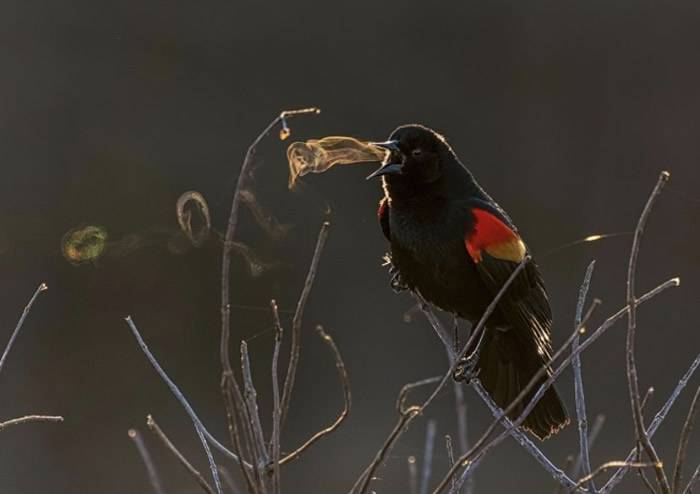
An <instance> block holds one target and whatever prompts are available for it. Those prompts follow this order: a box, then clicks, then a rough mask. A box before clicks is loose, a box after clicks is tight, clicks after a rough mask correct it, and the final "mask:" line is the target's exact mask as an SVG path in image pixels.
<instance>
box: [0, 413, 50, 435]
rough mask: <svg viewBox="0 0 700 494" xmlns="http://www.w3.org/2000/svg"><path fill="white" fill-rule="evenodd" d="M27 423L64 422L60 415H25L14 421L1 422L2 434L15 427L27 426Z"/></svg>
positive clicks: (0, 429)
mask: <svg viewBox="0 0 700 494" xmlns="http://www.w3.org/2000/svg"><path fill="white" fill-rule="evenodd" d="M27 422H63V417H61V416H59V415H25V416H24V417H17V418H14V419H10V420H6V421H5V422H0V432H2V431H3V430H5V429H6V428H8V427H12V426H14V425H20V424H26V423H27Z"/></svg>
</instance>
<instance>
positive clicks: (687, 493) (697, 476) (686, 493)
mask: <svg viewBox="0 0 700 494" xmlns="http://www.w3.org/2000/svg"><path fill="white" fill-rule="evenodd" d="M698 480H700V465H698V466H697V468H696V469H695V473H693V476H692V477H690V481H689V482H688V485H686V486H685V489H684V490H683V494H693V486H694V485H695V483H696V482H697V481H698Z"/></svg>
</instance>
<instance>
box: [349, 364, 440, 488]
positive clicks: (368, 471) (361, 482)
mask: <svg viewBox="0 0 700 494" xmlns="http://www.w3.org/2000/svg"><path fill="white" fill-rule="evenodd" d="M441 379H442V378H441V377H430V378H428V379H422V380H420V381H416V382H413V383H409V384H405V385H404V386H403V387H402V388H401V391H399V396H398V397H397V398H396V410H397V411H398V412H399V420H398V422H397V424H396V425H395V426H394V429H393V430H392V431H391V433H390V434H389V436H388V437H387V438H386V440H385V441H384V444H383V445H382V447H381V448H380V449H379V451H377V453H376V455H375V456H374V459H373V460H372V462H371V463H370V464H369V465H368V466H367V468H365V470H364V472H362V475H360V476H359V477H358V479H357V480H356V481H355V485H353V486H352V489H350V493H351V494H352V493H364V492H365V491H366V490H367V487H368V486H369V483H370V482H371V480H372V476H373V475H374V472H375V470H376V469H377V467H379V465H380V464H381V463H382V462H383V461H384V458H385V457H386V455H387V454H388V453H389V451H390V450H391V448H392V447H393V446H394V443H395V442H396V440H397V439H398V438H399V436H400V435H401V432H402V430H403V428H404V426H405V425H406V424H407V423H408V421H410V420H411V418H412V417H414V416H415V415H417V414H418V412H419V410H420V407H419V406H417V405H413V406H410V407H406V399H407V397H408V393H409V392H410V391H411V390H413V389H415V388H417V387H420V386H425V385H427V384H432V383H435V382H437V381H439V380H441ZM411 458H413V462H411V461H410V458H409V473H410V474H411V476H412V477H411V481H412V482H415V483H416V484H417V475H416V476H415V478H414V477H413V476H414V475H415V471H414V470H415V468H416V466H415V458H414V457H411Z"/></svg>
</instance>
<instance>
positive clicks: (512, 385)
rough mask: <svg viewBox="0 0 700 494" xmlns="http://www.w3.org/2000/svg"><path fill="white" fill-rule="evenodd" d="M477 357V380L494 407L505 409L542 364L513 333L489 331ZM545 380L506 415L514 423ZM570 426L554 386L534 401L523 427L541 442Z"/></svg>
mask: <svg viewBox="0 0 700 494" xmlns="http://www.w3.org/2000/svg"><path fill="white" fill-rule="evenodd" d="M485 337H486V338H487V340H486V341H485V342H484V346H483V348H482V350H481V354H480V357H479V379H480V380H481V382H482V384H483V385H484V388H486V391H488V392H489V394H490V395H491V397H492V398H493V400H494V401H495V402H496V404H497V405H498V406H499V407H501V408H503V409H505V408H506V407H507V406H508V405H510V403H511V402H512V401H513V400H514V399H515V398H516V397H517V396H518V395H519V394H520V392H521V391H522V389H523V388H525V386H527V384H528V383H529V382H530V379H531V378H532V376H534V375H535V373H536V372H537V371H538V370H539V369H540V368H541V367H542V365H543V364H544V362H543V359H542V357H541V356H540V355H539V354H538V353H537V352H536V350H534V349H532V348H530V347H529V346H528V345H522V344H521V342H520V341H519V340H518V338H517V336H516V335H515V334H514V332H513V331H500V330H498V329H494V328H489V329H488V331H487V334H486V336H485ZM546 379H547V376H546V375H545V376H543V377H542V379H541V380H540V382H539V383H538V384H537V385H536V386H534V388H533V389H532V391H530V392H529V393H528V395H527V396H526V397H525V399H523V400H521V401H520V403H519V404H518V405H517V406H516V407H515V408H514V409H513V411H512V412H511V413H509V414H508V416H509V418H511V419H512V420H515V419H516V418H518V417H519V416H520V414H521V413H522V412H523V410H524V409H525V407H526V406H527V404H528V403H529V402H530V400H532V397H533V396H534V394H535V393H536V392H537V390H538V389H539V386H540V384H541V383H542V382H544V381H545V380H546ZM568 423H569V417H568V415H567V413H566V409H565V408H564V405H563V404H562V402H561V399H560V398H559V395H558V394H557V391H556V390H555V389H554V387H553V386H552V387H550V388H549V389H547V391H546V392H545V394H544V396H542V398H541V399H540V400H539V401H538V402H537V404H536V405H535V408H533V409H532V411H531V412H530V414H529V415H528V416H527V418H526V419H525V421H524V422H523V424H522V427H523V428H525V429H527V430H529V431H530V432H531V433H532V434H534V435H535V436H537V437H538V438H539V439H541V440H543V439H546V438H548V437H549V436H551V435H552V434H556V433H557V432H559V430H560V429H561V428H563V427H564V426H566V425H567V424H568Z"/></svg>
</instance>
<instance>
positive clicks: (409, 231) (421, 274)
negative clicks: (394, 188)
mask: <svg viewBox="0 0 700 494" xmlns="http://www.w3.org/2000/svg"><path fill="white" fill-rule="evenodd" d="M389 221H390V230H391V250H392V258H393V261H394V264H395V266H396V267H397V268H398V269H399V271H401V272H402V274H404V276H405V278H407V281H409V282H413V283H412V284H420V283H421V281H425V279H426V278H438V279H440V280H444V279H445V278H447V277H450V275H451V274H454V273H456V272H458V271H462V270H463V269H464V267H465V264H466V263H468V262H469V260H468V259H467V257H468V256H467V252H466V249H465V247H464V222H465V221H464V218H461V217H460V215H458V214H456V212H455V211H452V210H451V209H449V208H446V207H442V208H425V207H422V208H420V209H411V208H406V209H401V208H393V207H392V208H391V212H390V216H389Z"/></svg>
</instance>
